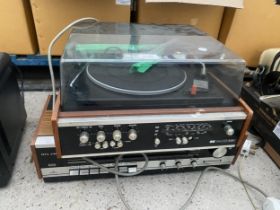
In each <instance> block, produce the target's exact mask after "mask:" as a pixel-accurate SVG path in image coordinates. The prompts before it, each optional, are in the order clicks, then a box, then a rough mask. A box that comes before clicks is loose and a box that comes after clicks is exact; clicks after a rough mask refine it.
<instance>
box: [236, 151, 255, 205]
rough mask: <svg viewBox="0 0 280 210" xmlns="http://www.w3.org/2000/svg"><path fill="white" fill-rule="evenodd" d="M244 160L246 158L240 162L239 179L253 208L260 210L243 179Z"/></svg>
mask: <svg viewBox="0 0 280 210" xmlns="http://www.w3.org/2000/svg"><path fill="white" fill-rule="evenodd" d="M242 160H244V156H243V157H242V158H241V159H240V162H239V165H238V177H239V179H240V180H241V183H242V186H243V188H244V190H245V192H246V195H247V197H248V199H249V201H250V203H251V204H252V207H253V208H254V210H258V209H257V207H256V205H255V204H254V201H253V199H252V197H251V196H250V194H249V192H248V189H247V187H246V185H245V184H244V181H243V177H242V175H241V167H242V166H241V165H242Z"/></svg>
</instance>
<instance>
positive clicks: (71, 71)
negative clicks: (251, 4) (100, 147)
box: [60, 23, 245, 111]
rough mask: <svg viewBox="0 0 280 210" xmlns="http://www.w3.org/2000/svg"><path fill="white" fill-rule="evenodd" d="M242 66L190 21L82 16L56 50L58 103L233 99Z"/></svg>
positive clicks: (150, 104) (123, 105) (209, 103)
mask: <svg viewBox="0 0 280 210" xmlns="http://www.w3.org/2000/svg"><path fill="white" fill-rule="evenodd" d="M244 69H245V62H244V60H242V59H241V58H239V57H238V56H236V55H235V54H233V53H232V52H231V51H229V50H228V49H226V48H225V46H224V45H223V44H221V43H220V42H218V41H217V40H215V39H214V38H212V37H210V36H208V35H207V34H206V33H204V32H201V31H199V30H198V29H196V28H194V27H192V26H186V25H138V24H117V23H94V24H84V25H81V26H77V27H75V28H74V29H73V30H72V32H71V33H70V36H69V40H68V42H67V44H66V46H65V50H64V54H63V56H62V58H61V71H60V74H61V109H62V110H63V111H83V110H98V109H138V108H175V107H214V106H215V107H217V106H218V107H225V106H235V105H236V104H237V103H238V98H239V95H240V91H241V86H242V81H243V74H244Z"/></svg>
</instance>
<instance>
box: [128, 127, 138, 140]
mask: <svg viewBox="0 0 280 210" xmlns="http://www.w3.org/2000/svg"><path fill="white" fill-rule="evenodd" d="M128 138H129V140H131V141H134V140H136V139H137V132H136V130H134V129H130V130H129V131H128Z"/></svg>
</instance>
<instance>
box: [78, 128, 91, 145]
mask: <svg viewBox="0 0 280 210" xmlns="http://www.w3.org/2000/svg"><path fill="white" fill-rule="evenodd" d="M88 140H89V134H88V132H86V131H83V132H82V133H81V134H80V142H81V143H82V144H86V143H87V142H88Z"/></svg>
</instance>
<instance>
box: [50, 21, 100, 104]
mask: <svg viewBox="0 0 280 210" xmlns="http://www.w3.org/2000/svg"><path fill="white" fill-rule="evenodd" d="M89 20H90V21H93V22H94V23H96V22H98V20H97V19H95V18H92V17H86V18H81V19H78V20H75V21H73V22H72V23H70V24H69V25H67V26H66V27H64V28H63V29H62V30H61V31H60V32H59V33H58V34H57V35H56V36H55V37H54V38H53V40H52V41H51V43H50V44H49V48H48V65H49V71H50V76H51V83H52V95H53V100H52V102H53V103H52V108H53V109H54V106H55V95H56V93H55V78H54V72H53V66H52V48H53V46H54V45H55V43H56V42H57V40H58V39H59V38H60V37H61V36H62V35H63V34H64V33H65V32H66V31H68V30H69V29H70V28H72V27H73V26H74V25H76V24H78V23H81V22H84V21H89Z"/></svg>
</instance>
